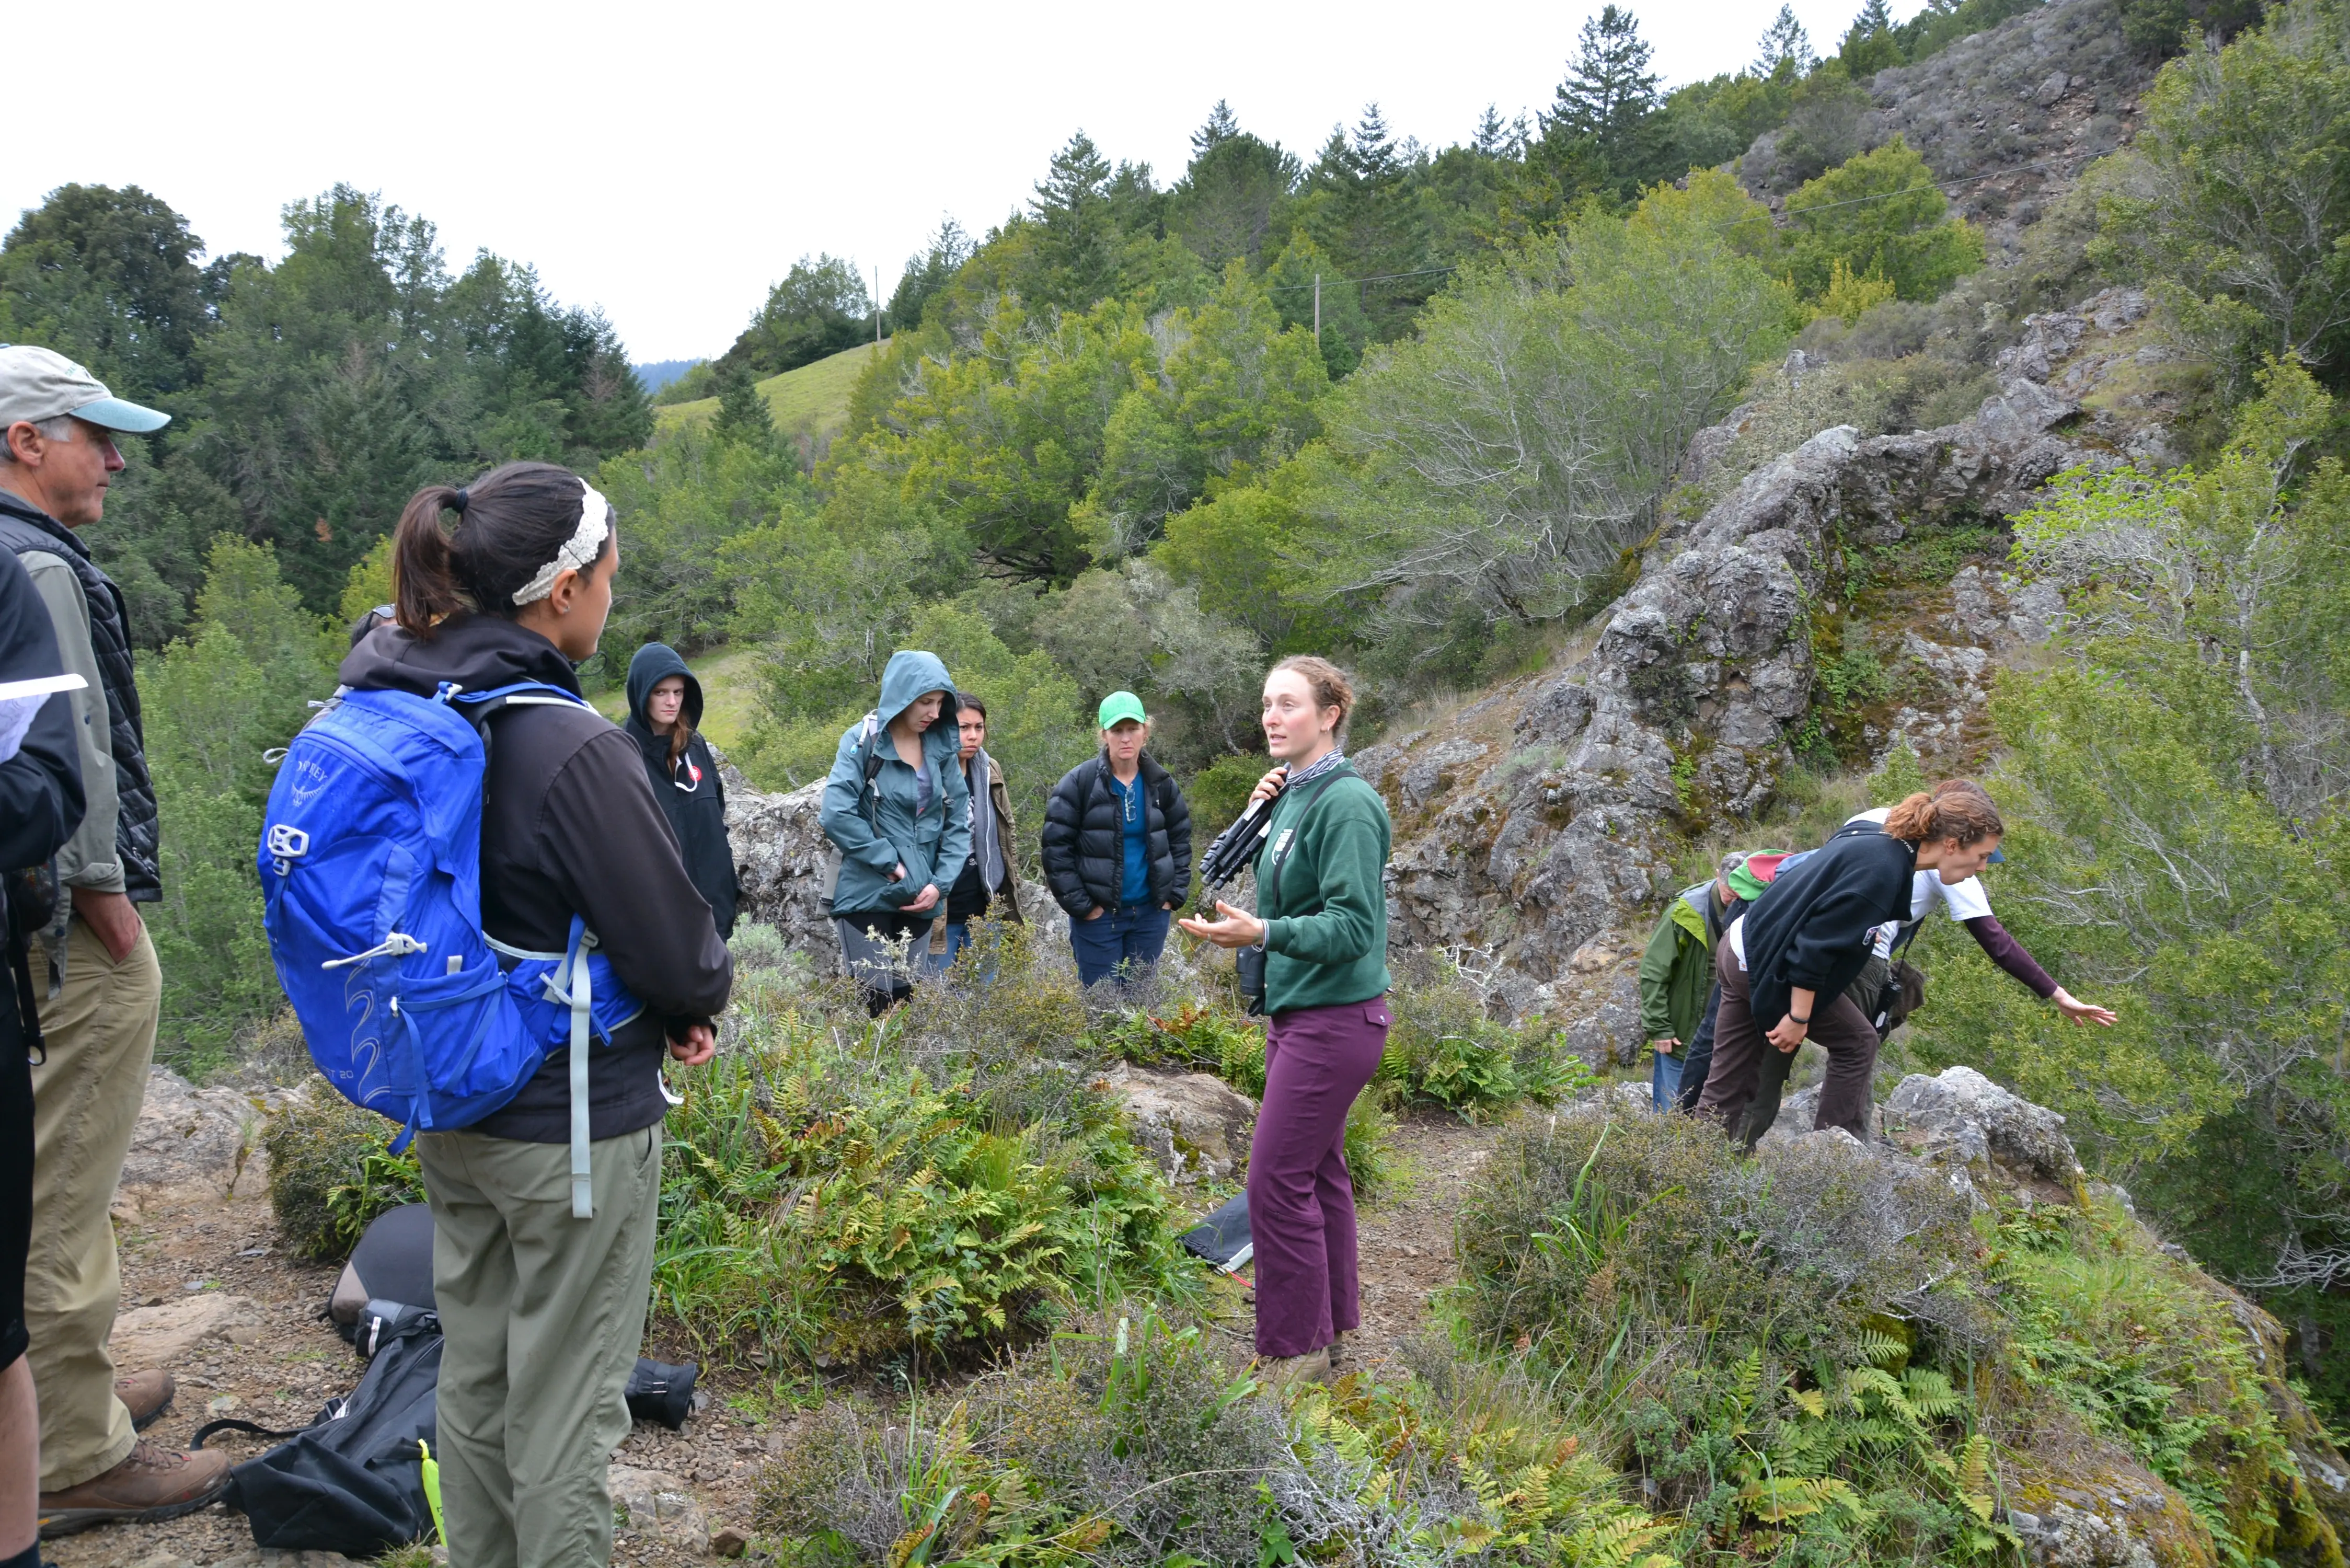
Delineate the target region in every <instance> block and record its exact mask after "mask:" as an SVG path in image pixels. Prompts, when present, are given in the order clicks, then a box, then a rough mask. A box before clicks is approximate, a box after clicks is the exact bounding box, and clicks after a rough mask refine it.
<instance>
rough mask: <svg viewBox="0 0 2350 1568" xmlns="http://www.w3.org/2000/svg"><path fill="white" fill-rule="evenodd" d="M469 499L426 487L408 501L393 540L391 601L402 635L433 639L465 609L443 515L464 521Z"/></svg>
mask: <svg viewBox="0 0 2350 1568" xmlns="http://www.w3.org/2000/svg"><path fill="white" fill-rule="evenodd" d="M466 499H467V497H466V494H465V493H464V492H463V491H462V490H459V489H458V488H456V487H455V486H454V485H449V484H428V485H426V486H425V487H424V488H423V489H421V490H420V491H418V492H417V493H415V494H414V495H411V496H410V497H409V500H408V506H407V509H406V510H404V511H403V512H401V513H400V522H399V523H398V524H396V525H395V526H394V527H393V529H392V535H391V600H392V605H393V607H394V608H395V610H396V611H397V613H398V618H399V621H400V628H401V629H402V630H404V631H406V632H407V633H408V634H409V635H410V636H411V637H418V638H429V637H431V636H432V628H435V627H437V626H439V625H440V624H441V623H442V621H444V620H446V619H448V618H450V617H451V616H452V615H455V614H456V613H457V612H458V611H460V610H462V609H463V608H465V607H466V606H465V594H464V590H463V588H460V587H458V586H457V576H456V571H455V565H454V562H453V561H452V558H451V554H450V549H449V536H448V535H445V534H443V533H442V532H441V514H442V513H443V512H454V513H456V514H458V515H459V516H461V517H462V516H463V514H464V511H465V502H466Z"/></svg>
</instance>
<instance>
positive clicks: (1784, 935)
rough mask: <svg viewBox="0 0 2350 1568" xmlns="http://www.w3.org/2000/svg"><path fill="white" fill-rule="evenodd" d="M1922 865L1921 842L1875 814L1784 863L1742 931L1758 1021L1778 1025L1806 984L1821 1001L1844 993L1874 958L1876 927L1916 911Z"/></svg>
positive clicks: (1827, 1001) (1817, 1003)
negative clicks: (1793, 994)
mask: <svg viewBox="0 0 2350 1568" xmlns="http://www.w3.org/2000/svg"><path fill="white" fill-rule="evenodd" d="M1917 873H1918V846H1916V845H1915V844H1911V843H1909V842H1908V841H1907V840H1904V839H1899V838H1894V837H1891V836H1888V835H1887V834H1886V833H1884V832H1883V831H1882V830H1880V829H1879V828H1878V827H1877V825H1876V824H1875V823H1873V822H1864V823H1856V824H1854V825H1853V826H1850V827H1847V828H1846V829H1845V830H1844V831H1843V832H1841V833H1839V834H1837V835H1836V836H1835V837H1833V838H1831V839H1829V840H1828V841H1827V845H1826V846H1825V847H1824V848H1822V849H1821V850H1820V851H1819V852H1818V853H1817V854H1815V855H1807V856H1805V857H1804V858H1803V859H1802V860H1800V861H1798V862H1797V863H1796V864H1795V866H1794V869H1792V870H1787V871H1782V872H1781V873H1780V874H1779V877H1778V879H1777V880H1776V881H1774V882H1773V883H1772V884H1771V885H1770V886H1769V887H1768V888H1764V889H1763V896H1762V897H1761V898H1757V899H1755V900H1754V904H1753V907H1752V909H1748V910H1747V911H1746V916H1745V919H1746V924H1745V929H1743V930H1742V932H1741V933H1740V935H1741V938H1742V940H1743V941H1744V943H1745V947H1746V973H1747V980H1748V983H1749V984H1750V985H1751V986H1752V988H1753V999H1754V1021H1755V1022H1756V1023H1758V1024H1760V1025H1761V1026H1762V1027H1763V1028H1764V1029H1765V1030H1769V1029H1773V1028H1776V1027H1777V1026H1778V1023H1779V1020H1781V1019H1782V1018H1784V1017H1785V1016H1786V1015H1787V993H1788V992H1789V991H1791V990H1792V989H1794V987H1796V986H1799V985H1800V986H1803V987H1804V988H1805V989H1807V990H1809V991H1811V992H1814V1007H1819V1006H1825V1005H1831V1004H1833V1003H1834V1002H1835V999H1836V998H1837V997H1839V996H1842V995H1843V994H1844V988H1845V987H1846V986H1848V985H1850V984H1851V983H1852V982H1853V978H1854V977H1855V976H1856V975H1857V974H1859V973H1860V971H1861V966H1862V965H1864V964H1866V962H1867V961H1868V955H1869V951H1870V949H1871V946H1872V945H1873V943H1874V941H1875V939H1876V933H1877V927H1878V926H1880V925H1882V924H1884V923H1885V922H1886V921H1887V920H1900V919H1908V918H1909V887H1910V879H1911V878H1912V877H1915V876H1916V875H1917Z"/></svg>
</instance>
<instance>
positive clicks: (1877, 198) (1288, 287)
mask: <svg viewBox="0 0 2350 1568" xmlns="http://www.w3.org/2000/svg"><path fill="white" fill-rule="evenodd" d="M2063 163H2064V159H2062V158H2043V159H2042V160H2041V161H2038V162H2036V163H2019V164H2017V165H2016V166H2015V167H2014V168H2012V169H1994V170H1992V171H1991V172H1990V173H1988V174H1968V175H1964V176H1961V177H1960V178H1959V179H1956V180H1929V181H1928V182H1926V183H1925V184H1924V185H1922V186H1921V185H1904V186H1903V187H1902V188H1901V189H1900V190H1898V191H1878V192H1875V193H1873V194H1871V195H1866V196H1847V197H1846V198H1845V199H1844V200H1843V201H1841V202H1821V203H1820V204H1819V205H1817V206H1815V207H1805V208H1804V209H1803V210H1802V211H1801V212H1800V213H1797V214H1796V216H1798V217H1806V216H1809V215H1810V214H1811V213H1825V212H1829V211H1832V210H1834V209H1835V208H1837V207H1857V206H1860V205H1862V204H1864V203H1866V202H1889V201H1891V200H1892V199H1893V198H1894V197H1896V196H1907V195H1908V194H1909V193H1910V192H1913V191H1919V190H1929V189H1931V190H1944V189H1947V188H1949V187H1950V186H1953V185H1979V184H1981V183H1982V182H1984V181H1986V180H2000V179H2004V178H2005V177H2006V176H2008V175H2010V174H2028V173H2030V172H2031V171H2033V170H2035V169H2054V168H2058V167H2060V166H2061V165H2062V164H2063ZM1750 221H1751V220H1747V219H1741V220H1740V222H1741V223H1744V222H1750ZM1723 226H1724V227H1735V226H1736V225H1735V224H1725V225H1723ZM1460 270H1461V268H1460V266H1459V265H1452V266H1424V267H1419V268H1418V269H1416V270H1414V271H1411V272H1383V273H1378V274H1376V275H1373V276H1370V277H1326V278H1322V279H1320V280H1318V282H1317V283H1284V284H1278V285H1275V286H1274V287H1271V288H1268V289H1266V290H1265V292H1266V293H1267V294H1295V293H1297V292H1299V291H1301V290H1304V289H1309V288H1315V287H1318V286H1320V285H1321V284H1333V283H1392V282H1394V281H1395V280H1397V279H1398V278H1406V277H1429V276H1432V275H1435V274H1437V273H1446V272H1459V271H1460Z"/></svg>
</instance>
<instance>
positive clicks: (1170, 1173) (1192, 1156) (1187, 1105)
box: [1100, 1062, 1256, 1187]
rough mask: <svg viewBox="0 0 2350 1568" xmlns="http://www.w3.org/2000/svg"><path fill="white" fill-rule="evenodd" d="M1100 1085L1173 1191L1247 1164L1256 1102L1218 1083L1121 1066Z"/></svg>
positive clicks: (1190, 1075)
mask: <svg viewBox="0 0 2350 1568" xmlns="http://www.w3.org/2000/svg"><path fill="white" fill-rule="evenodd" d="M1100 1081H1101V1083H1102V1085H1104V1086H1105V1087H1106V1088H1107V1089H1108V1090H1109V1092H1110V1093H1111V1094H1112V1095H1113V1096H1116V1097H1117V1098H1118V1103H1119V1104H1120V1105H1122V1106H1125V1108H1126V1117H1127V1126H1128V1130H1129V1131H1130V1132H1131V1133H1132V1135H1133V1137H1134V1141H1135V1142H1136V1143H1137V1144H1138V1145H1139V1146H1140V1147H1142V1149H1143V1151H1144V1152H1145V1153H1147V1154H1149V1156H1150V1157H1151V1158H1153V1159H1154V1160H1156V1161H1157V1162H1158V1164H1159V1169H1160V1170H1161V1171H1163V1172H1164V1173H1165V1174H1166V1177H1167V1179H1168V1180H1169V1181H1170V1182H1173V1183H1174V1184H1175V1185H1177V1186H1179V1187H1189V1186H1192V1185H1194V1184H1196V1183H1198V1182H1200V1181H1202V1180H1207V1181H1222V1180H1224V1179H1227V1178H1229V1177H1230V1176H1232V1174H1233V1173H1234V1172H1235V1171H1237V1170H1238V1169H1239V1168H1241V1167H1242V1165H1243V1164H1244V1163H1245V1162H1246V1161H1247V1159H1248V1152H1249V1138H1250V1137H1251V1135H1252V1134H1253V1132H1254V1131H1255V1129H1256V1102H1255V1101H1254V1100H1252V1099H1250V1098H1249V1097H1248V1096H1246V1095H1243V1094H1241V1093H1240V1092H1238V1091H1237V1090H1235V1089H1233V1088H1232V1086H1231V1085H1228V1084H1226V1083H1225V1082H1224V1081H1223V1080H1222V1078H1219V1077H1216V1076H1214V1075H1211V1074H1207V1073H1154V1072H1151V1071H1149V1070H1148V1069H1146V1068H1141V1067H1135V1066H1131V1065H1129V1064H1127V1063H1124V1062H1120V1063H1119V1064H1118V1065H1117V1066H1115V1067H1113V1068H1111V1069H1110V1070H1109V1071H1108V1072H1107V1073H1106V1074H1104V1075H1102V1078H1101V1080H1100Z"/></svg>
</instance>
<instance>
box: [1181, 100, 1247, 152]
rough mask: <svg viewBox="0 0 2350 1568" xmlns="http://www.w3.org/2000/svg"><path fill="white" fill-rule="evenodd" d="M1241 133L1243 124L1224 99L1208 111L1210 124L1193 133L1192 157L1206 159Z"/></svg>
mask: <svg viewBox="0 0 2350 1568" xmlns="http://www.w3.org/2000/svg"><path fill="white" fill-rule="evenodd" d="M1240 133H1241V122H1240V120H1239V119H1238V118H1237V117H1235V116H1234V115H1233V113H1232V105H1231V104H1229V103H1227V102H1225V101H1224V100H1223V99H1217V100H1216V107H1215V108H1213V109H1210V110H1209V111H1208V123H1207V124H1205V125H1203V126H1201V127H1200V129H1199V130H1195V131H1193V132H1192V133H1191V156H1192V157H1193V158H1195V159H1196V158H1204V157H1206V156H1207V155H1208V154H1209V153H1211V152H1213V151H1215V150H1216V149H1217V148H1219V147H1222V145H1223V144H1224V143H1225V142H1227V141H1230V140H1232V138H1233V137H1235V136H1238V135H1239V134H1240Z"/></svg>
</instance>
